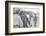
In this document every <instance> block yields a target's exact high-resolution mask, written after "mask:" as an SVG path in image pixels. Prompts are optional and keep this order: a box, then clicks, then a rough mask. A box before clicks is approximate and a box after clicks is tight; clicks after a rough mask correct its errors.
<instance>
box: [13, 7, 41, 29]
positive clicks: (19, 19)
mask: <svg viewBox="0 0 46 36" xmlns="http://www.w3.org/2000/svg"><path fill="white" fill-rule="evenodd" d="M36 9H37V8H36ZM31 10H32V8H16V7H14V8H13V28H29V27H39V23H40V22H39V11H37V10H36V11H37V12H35V11H31Z"/></svg>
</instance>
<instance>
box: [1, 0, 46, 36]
mask: <svg viewBox="0 0 46 36" xmlns="http://www.w3.org/2000/svg"><path fill="white" fill-rule="evenodd" d="M16 1H28V2H44V3H46V0H16ZM45 6H46V4H45ZM45 9H46V7H45ZM45 13H46V12H45ZM45 15H46V14H45ZM45 18H46V17H45ZM45 20H46V19H45ZM45 26H46V25H45ZM0 36H5V0H0ZM16 36H46V33H40V34H24V35H16Z"/></svg>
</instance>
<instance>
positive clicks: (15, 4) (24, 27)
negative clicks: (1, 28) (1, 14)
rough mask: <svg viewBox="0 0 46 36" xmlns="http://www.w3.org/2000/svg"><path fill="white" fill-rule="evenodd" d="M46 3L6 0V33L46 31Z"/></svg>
mask: <svg viewBox="0 0 46 36" xmlns="http://www.w3.org/2000/svg"><path fill="white" fill-rule="evenodd" d="M44 6H45V4H44V3H36V2H19V1H6V2H5V30H6V31H5V34H6V35H7V34H8V35H15V34H29V33H32V34H33V33H44V31H45V28H44V27H45V23H44V22H45V19H44V18H45V17H44V14H45V7H44Z"/></svg>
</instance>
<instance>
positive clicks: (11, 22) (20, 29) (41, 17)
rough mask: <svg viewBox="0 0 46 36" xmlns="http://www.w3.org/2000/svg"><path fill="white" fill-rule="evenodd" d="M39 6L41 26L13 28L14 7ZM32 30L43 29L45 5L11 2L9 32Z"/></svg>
mask: <svg viewBox="0 0 46 36" xmlns="http://www.w3.org/2000/svg"><path fill="white" fill-rule="evenodd" d="M14 7H19V8H39V9H40V10H39V12H40V27H39V28H34V27H31V28H28V29H27V28H16V29H14V28H13V8H14ZM32 31H43V5H32V4H19V3H16V4H14V3H9V33H15V32H32Z"/></svg>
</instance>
